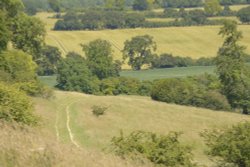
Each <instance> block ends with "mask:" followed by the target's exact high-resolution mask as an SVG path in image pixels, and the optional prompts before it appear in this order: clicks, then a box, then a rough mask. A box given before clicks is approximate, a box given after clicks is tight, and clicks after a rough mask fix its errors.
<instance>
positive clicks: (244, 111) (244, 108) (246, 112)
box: [242, 106, 248, 114]
mask: <svg viewBox="0 0 250 167" xmlns="http://www.w3.org/2000/svg"><path fill="white" fill-rule="evenodd" d="M242 114H248V108H247V106H244V107H243V112H242Z"/></svg>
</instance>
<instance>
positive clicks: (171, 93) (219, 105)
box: [151, 75, 230, 110]
mask: <svg viewBox="0 0 250 167" xmlns="http://www.w3.org/2000/svg"><path fill="white" fill-rule="evenodd" d="M217 82H218V81H217V80H216V78H213V77H211V76H209V75H208V76H204V77H196V78H195V77H194V78H186V79H185V78H184V79H162V80H158V81H156V82H154V84H153V88H152V91H151V97H152V99H154V100H157V101H163V102H167V103H175V104H180V105H191V106H197V107H204V108H209V109H213V110H230V105H229V104H228V102H227V100H226V98H225V97H224V96H223V95H222V94H221V93H220V92H219V91H218V89H219V86H218V83H217Z"/></svg>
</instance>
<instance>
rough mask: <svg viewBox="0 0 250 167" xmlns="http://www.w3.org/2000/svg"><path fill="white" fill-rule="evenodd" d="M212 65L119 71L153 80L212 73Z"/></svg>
mask: <svg viewBox="0 0 250 167" xmlns="http://www.w3.org/2000/svg"><path fill="white" fill-rule="evenodd" d="M214 70H215V67H214V66H194V67H176V68H164V69H153V70H141V71H131V70H124V71H122V72H120V75H121V76H123V77H132V78H137V79H140V80H155V79H163V78H180V77H187V76H196V75H202V74H204V73H207V74H214ZM39 80H40V81H42V82H43V83H45V84H46V85H48V86H49V87H54V86H55V85H56V84H57V82H56V76H43V77H39Z"/></svg>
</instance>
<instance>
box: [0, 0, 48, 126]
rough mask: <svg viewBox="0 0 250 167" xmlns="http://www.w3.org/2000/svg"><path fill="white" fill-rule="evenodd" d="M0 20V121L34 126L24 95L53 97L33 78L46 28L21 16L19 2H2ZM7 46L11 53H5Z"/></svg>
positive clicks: (27, 99)
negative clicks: (10, 47)
mask: <svg viewBox="0 0 250 167" xmlns="http://www.w3.org/2000/svg"><path fill="white" fill-rule="evenodd" d="M0 16H1V18H0V34H1V35H0V82H1V83H0V119H3V120H5V121H15V122H18V123H22V124H27V125H34V124H36V123H37V119H36V117H35V116H34V115H33V113H32V111H33V107H32V102H31V101H30V99H29V97H28V96H27V95H30V96H41V97H46V98H47V97H50V96H51V95H52V91H51V90H50V89H48V88H47V87H45V86H44V85H42V84H41V83H40V82H39V81H38V80H37V74H36V70H37V64H36V62H35V61H37V60H40V58H41V50H42V48H43V47H44V37H45V28H44V25H43V23H42V22H41V21H40V20H38V19H36V18H33V17H29V16H27V15H26V14H24V6H23V4H22V2H21V1H20V0H11V1H10V0H4V1H1V2H0ZM10 42H11V43H12V47H13V48H12V50H8V43H10ZM7 85H8V86H7Z"/></svg>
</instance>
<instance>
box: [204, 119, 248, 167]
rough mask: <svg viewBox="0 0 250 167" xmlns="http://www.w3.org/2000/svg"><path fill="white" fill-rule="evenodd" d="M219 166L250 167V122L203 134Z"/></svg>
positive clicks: (209, 152)
mask: <svg viewBox="0 0 250 167" xmlns="http://www.w3.org/2000/svg"><path fill="white" fill-rule="evenodd" d="M201 136H203V137H204V139H205V141H206V144H207V146H208V148H209V150H208V152H207V153H208V155H210V156H212V159H213V160H215V161H216V162H217V163H218V165H219V166H222V167H226V166H228V167H229V166H232V167H248V166H250V151H249V150H250V122H245V123H239V124H237V125H235V126H233V127H231V128H226V129H223V130H212V131H205V132H203V133H202V134H201Z"/></svg>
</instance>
